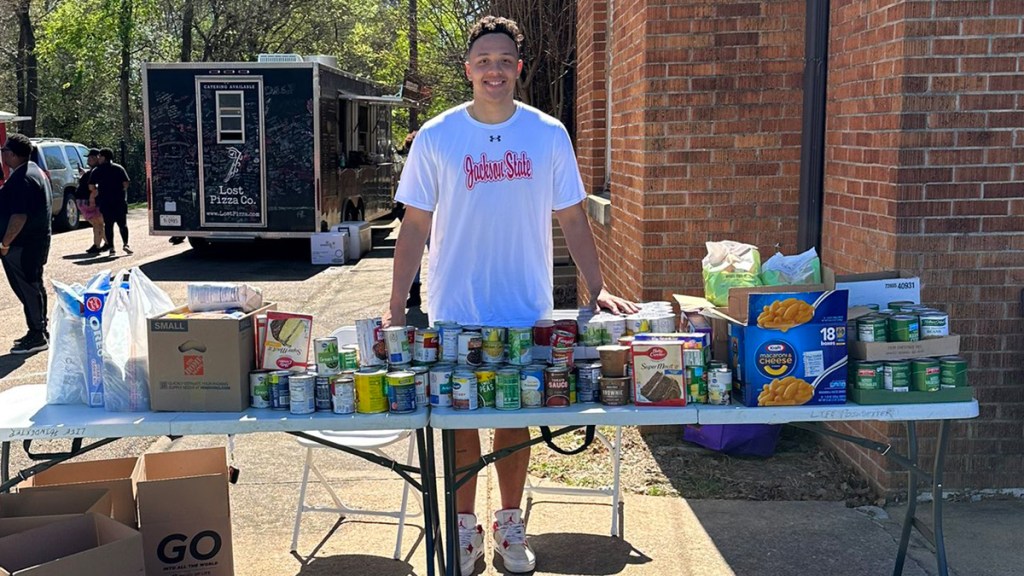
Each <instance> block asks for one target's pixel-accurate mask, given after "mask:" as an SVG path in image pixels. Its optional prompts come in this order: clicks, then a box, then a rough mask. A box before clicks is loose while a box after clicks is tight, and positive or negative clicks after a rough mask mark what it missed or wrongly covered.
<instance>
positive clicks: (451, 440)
mask: <svg viewBox="0 0 1024 576" xmlns="http://www.w3.org/2000/svg"><path fill="white" fill-rule="evenodd" d="M697 414H698V412H697V407H696V406H686V407H658V406H634V405H628V406H604V405H602V404H573V405H571V406H568V407H565V408H524V409H521V410H511V411H506V410H496V409H494V408H481V409H478V410H468V411H467V410H454V409H452V408H432V409H431V412H430V427H431V428H434V429H438V430H440V431H441V452H442V455H443V461H444V470H443V472H444V474H443V475H444V497H445V514H446V519H447V531H446V536H447V539H448V540H447V542H446V551H447V552H446V555H445V557H446V559H447V563H446V566H447V569H448V571H447V574H449V575H453V574H455V570H457V569H458V565H459V562H458V558H459V549H458V543H459V532H458V511H457V510H456V506H455V492H456V491H457V490H458V489H459V488H460V487H461V486H462V485H464V484H465V483H466V482H467V481H468V480H469V479H470V478H472V477H474V476H476V474H477V473H478V472H479V471H480V470H482V469H483V468H485V467H486V466H487V465H489V464H491V463H492V462H496V461H498V460H501V459H502V458H505V457H507V456H509V455H511V454H512V453H514V452H516V451H518V450H521V449H523V448H526V447H528V446H532V445H534V444H539V443H540V442H543V441H544V440H545V439H544V438H542V437H540V438H533V439H531V440H529V441H527V442H523V443H521V444H517V445H515V446H509V447H508V448H504V449H502V450H498V451H495V452H492V453H490V454H487V455H484V456H481V458H480V460H478V461H477V462H474V463H473V464H471V465H469V466H465V467H463V468H456V465H455V431H456V430H473V429H480V428H526V427H530V426H544V427H555V426H558V427H560V428H559V429H558V430H552V431H551V433H550V437H551V438H556V437H558V436H561V435H563V434H568V433H569V432H572V431H573V430H577V429H579V428H584V427H587V426H617V427H621V426H641V425H643V426H649V425H671V424H680V425H682V424H696V423H697ZM617 436H618V435H617ZM618 450H619V441H618V439H617V441H616V443H615V444H614V447H613V456H612V462H613V466H615V467H616V472H617V467H618V465H619V454H618ZM615 476H616V477H618V474H617V473H616V475H615ZM611 497H612V533H613V534H618V535H620V536H621V522H622V518H620V517H619V514H621V510H620V507H619V490H618V486H614V487H613V489H612V493H611Z"/></svg>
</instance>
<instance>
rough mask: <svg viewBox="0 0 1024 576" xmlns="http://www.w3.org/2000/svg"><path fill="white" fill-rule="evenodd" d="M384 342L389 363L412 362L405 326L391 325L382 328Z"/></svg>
mask: <svg viewBox="0 0 1024 576" xmlns="http://www.w3.org/2000/svg"><path fill="white" fill-rule="evenodd" d="M384 342H385V344H386V345H387V349H388V362H389V363H391V364H408V363H409V362H412V351H411V350H410V349H409V333H408V332H406V329H405V326H391V327H390V328H385V329H384Z"/></svg>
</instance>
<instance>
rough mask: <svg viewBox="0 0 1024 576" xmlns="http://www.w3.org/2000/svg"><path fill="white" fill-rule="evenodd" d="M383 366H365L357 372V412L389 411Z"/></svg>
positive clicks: (378, 412)
mask: <svg viewBox="0 0 1024 576" xmlns="http://www.w3.org/2000/svg"><path fill="white" fill-rule="evenodd" d="M385 374H387V372H386V371H385V370H384V369H383V368H363V369H361V370H357V371H356V373H355V377H354V381H355V389H356V412H359V413H360V414H380V413H381V412H387V411H388V396H387V392H386V391H385V390H384V385H385V381H384V376H385Z"/></svg>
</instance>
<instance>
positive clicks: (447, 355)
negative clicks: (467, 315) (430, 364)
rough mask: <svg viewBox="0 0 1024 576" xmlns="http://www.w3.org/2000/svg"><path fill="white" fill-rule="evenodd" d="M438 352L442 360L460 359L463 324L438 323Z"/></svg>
mask: <svg viewBox="0 0 1024 576" xmlns="http://www.w3.org/2000/svg"><path fill="white" fill-rule="evenodd" d="M437 332H438V344H439V347H438V350H437V351H438V354H439V357H438V358H439V361H441V362H456V361H458V359H459V334H461V333H462V326H459V325H458V324H456V323H455V322H441V323H439V324H438V325H437Z"/></svg>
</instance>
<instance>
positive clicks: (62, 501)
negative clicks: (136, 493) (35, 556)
mask: <svg viewBox="0 0 1024 576" xmlns="http://www.w3.org/2000/svg"><path fill="white" fill-rule="evenodd" d="M86 512H95V513H96V514H102V515H103V516H110V492H109V491H108V490H105V489H98V488H93V489H85V490H61V489H52V490H49V491H42V490H40V491H28V492H19V493H16V494H0V537H2V536H8V535H10V534H16V533H18V532H24V531H25V530H29V529H32V528H35V527H36V526H42V525H43V524H50V523H52V522H57V521H60V520H65V519H67V518H70V517H73V516H78V515H81V514H85V513H86Z"/></svg>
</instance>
